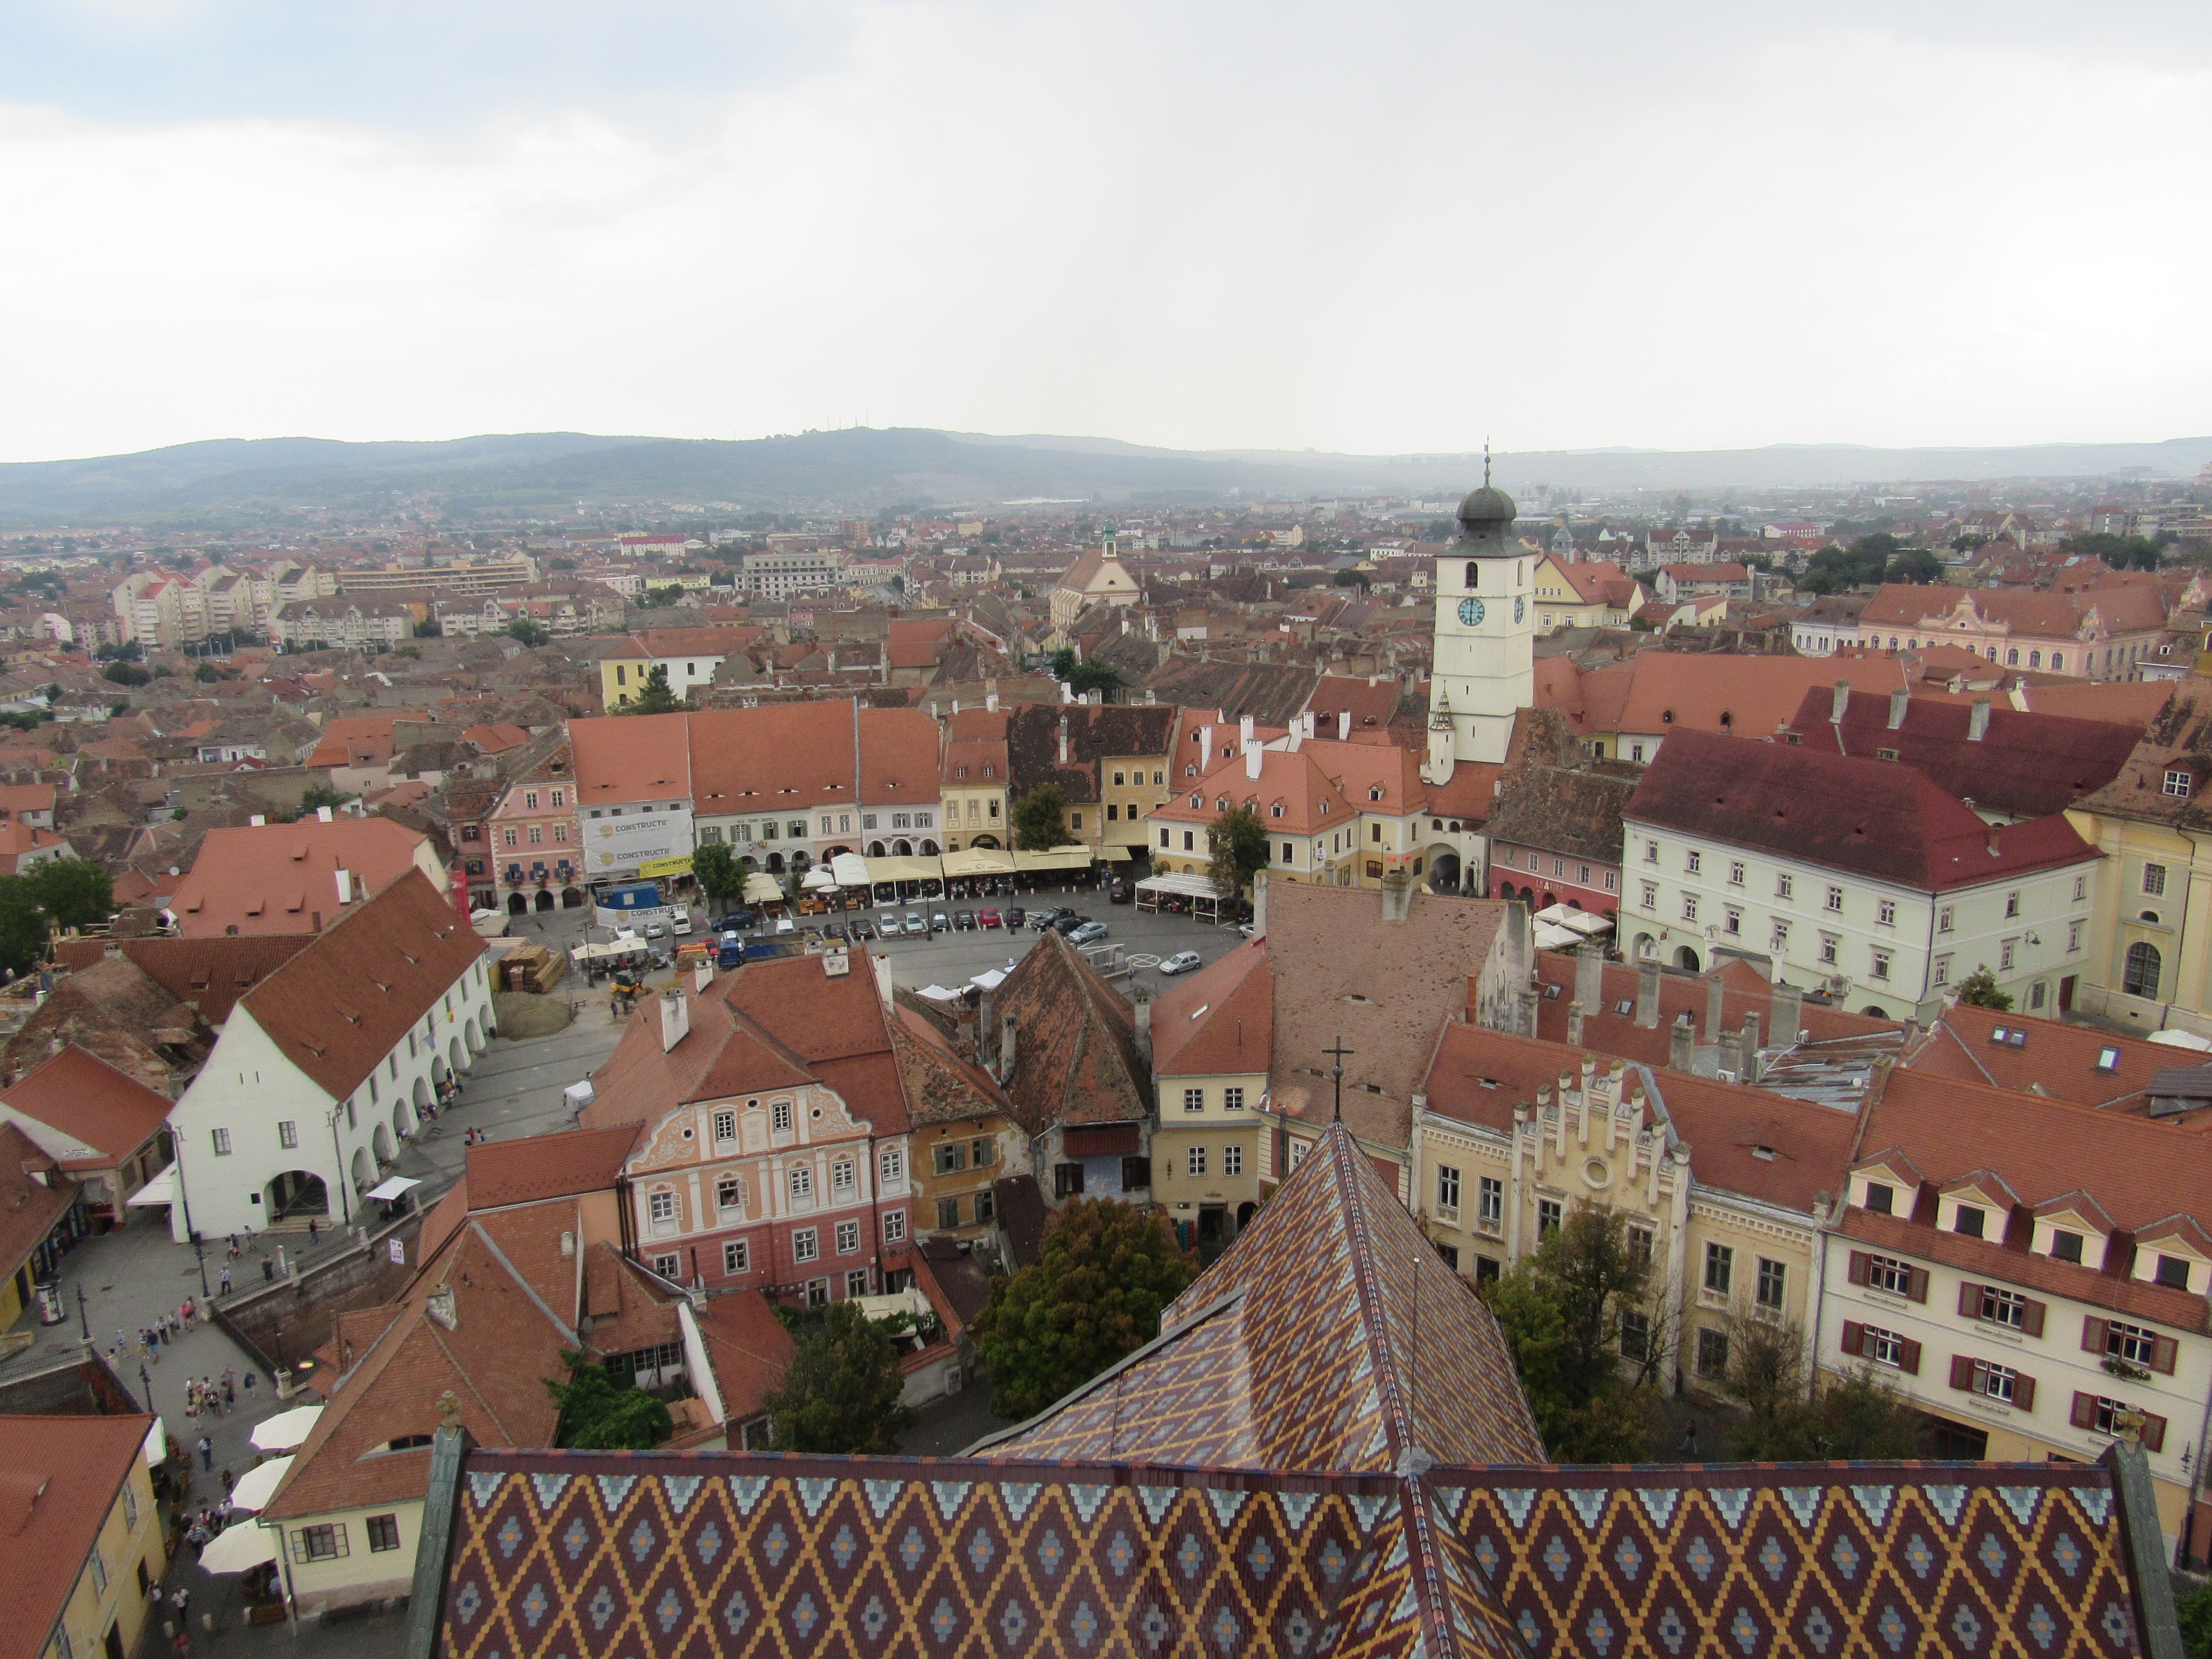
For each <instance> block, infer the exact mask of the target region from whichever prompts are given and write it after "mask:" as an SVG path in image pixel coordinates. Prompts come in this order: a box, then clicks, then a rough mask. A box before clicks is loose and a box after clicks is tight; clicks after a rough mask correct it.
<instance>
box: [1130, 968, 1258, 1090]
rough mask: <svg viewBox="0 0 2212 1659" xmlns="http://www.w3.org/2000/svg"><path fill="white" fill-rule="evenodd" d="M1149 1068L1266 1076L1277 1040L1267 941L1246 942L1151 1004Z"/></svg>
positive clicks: (1180, 1073)
mask: <svg viewBox="0 0 2212 1659" xmlns="http://www.w3.org/2000/svg"><path fill="white" fill-rule="evenodd" d="M1274 1040H1275V987H1274V979H1273V973H1272V970H1271V969H1269V966H1268V956H1267V940H1266V939H1246V940H1245V941H1244V942H1243V944H1241V945H1237V947H1236V949H1234V950H1232V951H1230V952H1229V953H1228V954H1227V955H1226V956H1225V957H1220V958H1218V960H1216V961H1213V962H1210V963H1207V964H1206V966H1205V967H1203V968H1201V969H1199V970H1198V971H1197V972H1196V973H1194V974H1186V975H1183V976H1182V978H1180V979H1178V980H1176V981H1175V983H1174V984H1173V985H1171V986H1170V987H1168V988H1167V989H1166V990H1164V991H1163V992H1162V993H1161V994H1159V995H1158V997H1155V998H1154V999H1153V1000H1152V1070H1153V1072H1154V1073H1155V1074H1157V1075H1158V1076H1160V1077H1206V1076H1220V1075H1223V1074H1226V1073H1250V1072H1265V1071H1266V1070H1267V1065H1268V1060H1269V1058H1270V1056H1271V1055H1272V1054H1273V1047H1274Z"/></svg>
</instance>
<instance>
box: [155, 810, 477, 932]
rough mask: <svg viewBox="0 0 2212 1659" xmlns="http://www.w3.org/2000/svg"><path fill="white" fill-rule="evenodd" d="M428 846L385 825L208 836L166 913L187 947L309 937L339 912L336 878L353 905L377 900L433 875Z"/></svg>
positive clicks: (310, 824)
mask: <svg viewBox="0 0 2212 1659" xmlns="http://www.w3.org/2000/svg"><path fill="white" fill-rule="evenodd" d="M428 841H429V837H428V836H425V835H423V834H422V832H421V831H420V830H416V829H408V828H407V827H406V826H405V825H404V824H402V823H396V822H394V821H393V820H392V819H391V818H385V817H363V818H356V817H333V818H332V819H331V821H330V822H329V823H324V822H323V821H322V820H321V819H319V818H313V817H307V818H302V819H301V820H300V821H299V822H298V823H264V824H254V825H250V826H248V827H246V828H244V829H210V830H209V831H208V833H207V838H206V839H205V840H204V841H203V842H201V843H200V850H199V856H198V857H197V858H196V859H194V860H192V867H191V872H189V873H188V874H187V875H186V876H185V878H184V879H183V880H182V881H180V882H179V883H178V884H177V887H176V891H175V894H174V896H173V897H172V898H171V899H170V901H169V912H170V914H171V915H173V916H175V917H176V919H177V931H178V933H180V934H182V935H183V936H185V938H187V939H206V938H221V937H224V936H227V935H228V934H230V933H233V932H236V933H314V932H316V931H317V930H318V929H319V928H320V927H323V926H324V925H325V924H327V923H330V922H333V921H337V919H338V917H339V916H340V915H343V913H344V911H345V909H346V908H347V907H346V906H343V905H342V904H340V903H339V902H338V888H337V872H339V871H340V870H343V871H345V872H347V873H348V875H349V878H350V881H351V884H352V887H353V890H354V892H355V895H356V901H355V902H356V903H357V902H359V896H360V895H361V894H362V893H364V892H366V893H369V894H372V895H373V894H375V893H380V892H381V891H383V890H385V889H386V887H389V886H390V885H391V884H392V883H393V882H395V881H398V879H399V878H401V877H402V876H404V875H405V874H407V873H408V872H410V871H415V870H420V869H421V868H422V866H423V865H424V864H428V866H431V867H433V868H435V866H436V864H437V860H436V857H435V854H431V853H430V852H429V851H428ZM318 917H319V918H320V919H321V920H320V921H318V920H317V918H318Z"/></svg>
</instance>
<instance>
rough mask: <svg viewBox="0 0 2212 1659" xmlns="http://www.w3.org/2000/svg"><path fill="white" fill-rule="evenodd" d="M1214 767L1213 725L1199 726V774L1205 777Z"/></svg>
mask: <svg viewBox="0 0 2212 1659" xmlns="http://www.w3.org/2000/svg"><path fill="white" fill-rule="evenodd" d="M1212 769H1213V727H1212V726H1211V725H1206V726H1200V727H1199V728H1198V775H1199V776H1200V777H1201V778H1202V777H1204V776H1205V775H1206V774H1207V773H1208V772H1211V771H1212Z"/></svg>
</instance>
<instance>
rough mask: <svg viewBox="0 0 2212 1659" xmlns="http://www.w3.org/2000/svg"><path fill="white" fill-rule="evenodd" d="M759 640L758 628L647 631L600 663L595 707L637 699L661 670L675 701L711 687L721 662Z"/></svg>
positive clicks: (654, 629)
mask: <svg viewBox="0 0 2212 1659" xmlns="http://www.w3.org/2000/svg"><path fill="white" fill-rule="evenodd" d="M760 635H761V630H760V629H757V628H649V629H646V630H645V631H644V632H643V633H641V634H632V635H629V637H628V638H627V639H625V640H623V642H622V643H621V644H620V645H618V646H617V647H615V648H614V649H613V650H611V651H610V652H609V653H607V654H606V655H605V656H604V657H602V658H601V659H599V705H600V707H601V708H605V709H608V710H609V711H612V710H614V709H617V708H621V707H622V706H623V704H624V703H626V702H635V701H636V699H637V698H638V697H640V696H642V695H643V694H644V691H645V688H646V686H647V684H649V683H650V681H651V680H652V678H653V670H654V669H656V668H658V669H659V670H661V671H663V672H664V673H665V674H666V675H667V677H668V689H669V690H670V692H671V693H672V694H673V695H674V696H675V697H676V699H677V700H678V702H682V701H683V700H684V698H686V697H688V696H690V694H691V693H692V692H694V691H698V690H704V689H705V688H707V687H708V686H710V685H712V684H714V671H715V670H716V669H718V668H720V666H721V665H722V662H723V659H725V658H726V657H731V656H733V655H735V654H737V653H738V652H740V651H742V650H744V647H746V646H748V645H750V644H751V643H752V642H753V641H755V640H757V639H758V638H759V637H760Z"/></svg>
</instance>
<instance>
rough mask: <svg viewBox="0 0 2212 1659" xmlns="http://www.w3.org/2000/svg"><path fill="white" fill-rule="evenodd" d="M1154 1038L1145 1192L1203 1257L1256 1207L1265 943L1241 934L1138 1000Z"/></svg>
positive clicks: (1268, 993) (1267, 1015)
mask: <svg viewBox="0 0 2212 1659" xmlns="http://www.w3.org/2000/svg"><path fill="white" fill-rule="evenodd" d="M1137 1018H1138V1028H1137V1029H1138V1031H1139V1037H1140V1041H1141V1039H1142V1036H1143V1034H1145V1033H1146V1032H1149V1033H1150V1036H1151V1042H1152V1083H1153V1092H1154V1095H1155V1097H1157V1098H1158V1102H1159V1121H1158V1125H1157V1126H1156V1127H1154V1129H1153V1131H1152V1194H1153V1198H1154V1200H1155V1201H1156V1202H1157V1203H1158V1204H1159V1205H1161V1206H1163V1207H1164V1209H1165V1210H1166V1211H1167V1212H1168V1216H1169V1218H1170V1219H1171V1220H1173V1221H1174V1222H1175V1223H1176V1225H1177V1226H1178V1227H1179V1228H1180V1229H1181V1230H1182V1232H1183V1234H1184V1236H1185V1237H1187V1238H1188V1239H1189V1240H1190V1241H1191V1242H1192V1243H1194V1244H1195V1245H1196V1246H1197V1247H1198V1249H1199V1252H1200V1255H1202V1256H1204V1257H1206V1259H1208V1260H1211V1259H1212V1255H1214V1253H1216V1252H1218V1250H1220V1249H1222V1248H1223V1247H1225V1245H1227V1244H1228V1243H1229V1242H1230V1241H1231V1239H1233V1238H1235V1237H1237V1234H1238V1233H1239V1232H1241V1231H1243V1228H1244V1225H1245V1224H1246V1223H1247V1222H1249V1221H1250V1220H1251V1218H1252V1215H1253V1212H1254V1211H1255V1210H1257V1209H1258V1208H1259V1206H1260V1176H1261V1173H1262V1163H1263V1159H1264V1155H1265V1152H1266V1150H1267V1148H1266V1145H1265V1143H1266V1140H1267V1128H1266V1124H1265V1122H1264V1121H1263V1119H1262V1117H1261V1107H1262V1105H1263V1103H1265V1102H1266V1100H1267V1066H1268V1056H1269V1054H1270V1053H1271V1051H1272V1049H1273V1043H1274V981H1273V975H1271V973H1270V971H1269V969H1268V965H1267V941H1266V940H1265V939H1247V940H1246V941H1245V942H1244V943H1243V944H1242V945H1238V946H1237V948H1236V949H1235V950H1233V951H1231V952H1230V953H1229V954H1228V955H1227V956H1225V957H1222V958H1221V959H1220V960H1219V961H1218V962H1215V963H1209V964H1208V965H1207V966H1206V967H1204V968H1201V969H1199V970H1198V971H1197V972H1196V973H1194V974H1191V975H1188V976H1187V977H1185V978H1182V979H1179V980H1177V981H1176V982H1175V984H1174V985H1173V987H1171V988H1170V989H1169V990H1167V991H1165V992H1164V993H1162V994H1160V995H1159V996H1158V997H1157V998H1155V999H1154V1000H1152V1001H1150V1002H1139V1003H1138V1005H1137Z"/></svg>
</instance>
